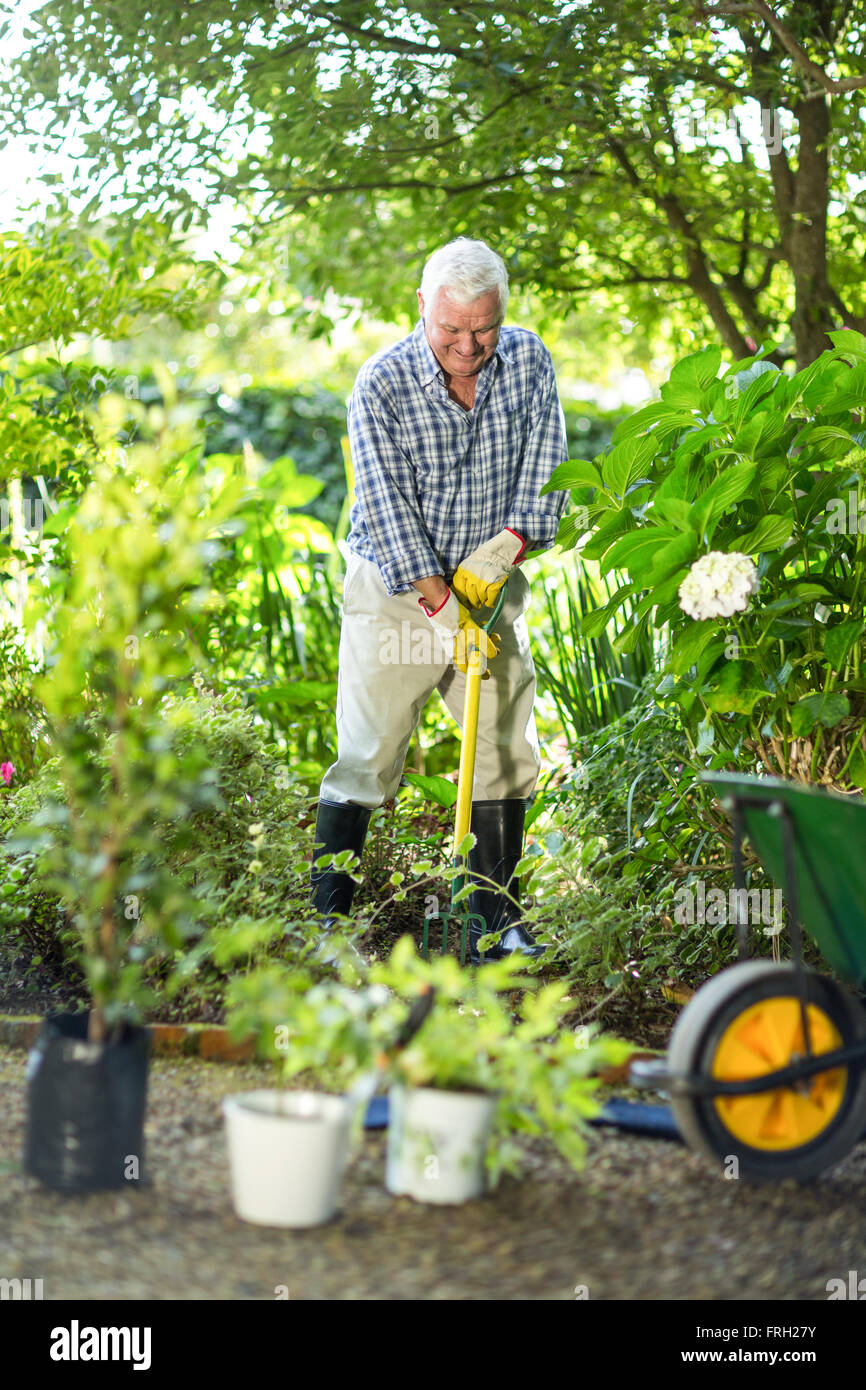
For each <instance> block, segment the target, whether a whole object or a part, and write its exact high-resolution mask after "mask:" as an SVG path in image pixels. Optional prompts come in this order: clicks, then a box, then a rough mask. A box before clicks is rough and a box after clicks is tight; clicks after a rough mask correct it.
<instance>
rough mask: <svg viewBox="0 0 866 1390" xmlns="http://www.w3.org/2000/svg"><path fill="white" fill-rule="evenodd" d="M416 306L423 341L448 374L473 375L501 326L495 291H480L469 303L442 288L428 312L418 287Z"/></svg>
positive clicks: (491, 351)
mask: <svg viewBox="0 0 866 1390" xmlns="http://www.w3.org/2000/svg"><path fill="white" fill-rule="evenodd" d="M418 307H419V309H420V310H421V317H422V318H423V319H424V329H425V331H426V334H427V341H428V343H429V344H430V347H431V348H432V349H433V353H434V355H435V357H436V360H437V361H438V363H439V365H440V366H441V367H442V368H443V369H444V371H446V372H447V373H448V375H449V376H474V375H475V373H476V372H478V371H480V370H481V368H482V367H483V366H484V363H485V362H489V361H490V358H491V357H492V356H493V354H494V352H495V351H496V344H497V343H498V342H499V330H500V328H501V327H502V311H501V309H500V307H499V292H498V290H490V291H489V292H488V293H487V294H482V295H481V296H480V297H479V298H478V299H475V300H473V301H472V303H471V304H458V303H457V302H456V300H454V299H452V298H451V296H450V295H449V293H448V291H447V289H442V290H440V291H439V293H438V294H437V295H436V296H435V297H434V300H433V304H432V306H431V308H430V310H429V312H428V313H425V312H424V310H425V305H424V296H423V295H422V293H421V291H420V290H419V291H418Z"/></svg>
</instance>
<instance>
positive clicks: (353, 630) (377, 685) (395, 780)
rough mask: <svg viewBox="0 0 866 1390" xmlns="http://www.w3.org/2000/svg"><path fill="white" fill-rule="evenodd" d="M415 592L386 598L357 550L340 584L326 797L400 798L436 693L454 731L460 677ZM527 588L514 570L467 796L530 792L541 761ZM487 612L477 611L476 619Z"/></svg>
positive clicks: (497, 797)
mask: <svg viewBox="0 0 866 1390" xmlns="http://www.w3.org/2000/svg"><path fill="white" fill-rule="evenodd" d="M418 598H419V594H418V591H417V589H412V590H411V591H410V592H409V593H406V594H395V595H394V596H390V595H389V594H388V592H387V590H386V589H385V585H384V584H383V582H382V578H381V575H380V574H379V570H378V567H377V566H376V565H374V564H372V563H371V562H370V561H369V560H364V559H362V558H361V556H360V555H356V554H355V552H354V551H351V552H350V554H349V562H348V566H347V570H346V578H345V582H344V585H343V622H342V627H341V629H340V661H339V673H338V682H337V761H336V762H335V763H333V764H332V766H331V767H329V768H328V770H327V772H326V773H325V776H324V779H323V781H322V786H321V791H320V796H321V798H322V800H323V801H337V802H339V801H353V802H355V803H356V804H358V805H360V806H370V807H374V806H381V805H382V803H383V802H384V801H388V800H389V799H390V798H391V797H392V796H394V795H395V794H396V792H397V788H398V786H399V783H400V778H401V777H402V775H403V766H404V763H405V761H406V752H407V749H408V747H409V741H410V739H411V737H412V734H413V733H414V731H415V727H416V725H417V723H418V720H419V718H420V716H421V711H422V709H423V708H424V705H425V704H426V703H427V701H428V699H429V698H430V696H431V695H432V693H433V691H434V690H438V691H439V694H440V695H441V696H442V699H443V700H444V701H445V704H446V706H447V707H448V710H449V711H450V713H451V714H452V715H453V717H454V719H455V720H456V721H457V723H458V724H459V725H461V726H462V723H463V699H464V695H465V691H466V677H465V675H464V674H463V672H462V671H458V670H457V668H456V666H455V665H454V664H453V662H452V660H451V658H450V656H449V655H448V653H447V651H445V650H443V648H442V645H441V642H440V640H439V639H438V638H437V635H436V630H435V628H434V627H433V625H432V623H431V622H430V620H429V619H428V618H427V617H426V616H425V614H424V613H423V611H422V609H421V607H420V605H419V603H418ZM528 606H529V585H528V583H527V582H526V579H525V578H524V577H523V575H522V574H521V572H520V570H515V571H514V573H513V574H512V575H511V577H510V578H509V580H508V588H507V591H506V596H505V602H504V604H503V606H502V612H501V613H500V615H499V618H498V619H497V622H496V626H495V628H494V629H493V630H494V632H496V633H498V634H499V636H500V638H501V642H500V647H499V651H498V653H497V655H496V656H495V657H494V658H493V659H491V661H490V663H489V670H490V677H489V679H487V680H484V681H482V682H481V701H480V706H479V713H478V742H477V749H476V758H475V782H474V786H473V793H472V795H473V800H476V801H504V800H508V799H510V798H512V797H515V798H516V797H524V798H525V797H528V796H531V795H532V792H533V790H534V788H535V784H536V781H537V779H538V773H539V768H540V766H541V760H540V756H539V750H538V735H537V733H536V729H535V716H534V714H533V701H534V699H535V667H534V665H533V661H532V653H531V652H530V649H529V633H528V630H527V626H526V618H525V617H524V614H525V612H526V609H527V607H528ZM482 616H483V615H482Z"/></svg>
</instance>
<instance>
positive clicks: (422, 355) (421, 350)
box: [412, 318, 511, 386]
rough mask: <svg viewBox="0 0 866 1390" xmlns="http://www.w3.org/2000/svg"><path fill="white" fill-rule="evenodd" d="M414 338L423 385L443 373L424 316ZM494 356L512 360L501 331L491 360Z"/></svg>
mask: <svg viewBox="0 0 866 1390" xmlns="http://www.w3.org/2000/svg"><path fill="white" fill-rule="evenodd" d="M412 339H413V342H414V347H415V360H416V362H417V364H418V376H419V379H420V381H421V385H422V386H426V385H427V383H428V381H432V380H433V378H434V377H435V376H438V375H440V374H441V372H442V368H441V366H440V365H439V360H438V358H437V357H436V354H435V352H434V351H433V349H432V348H431V346H430V344H429V343H428V341H427V334H426V333H425V332H424V320H423V319H422V318H419V319H418V322H417V324H416V325H415V330H414V332H413V334H412ZM494 357H501V358H502V361H503V362H510V361H511V355H510V353H508V352H507V351H506V349H505V348H504V347H503V346H502V333H501V332H500V334H499V342H498V343H497V345H496V351H495V352H494V354H493V357H491V359H490V362H492V361H493V358H494ZM490 362H485V364H484V366H483V367H482V368H481V372H482V373H483V372H486V371H487V368H488V367H489V366H490Z"/></svg>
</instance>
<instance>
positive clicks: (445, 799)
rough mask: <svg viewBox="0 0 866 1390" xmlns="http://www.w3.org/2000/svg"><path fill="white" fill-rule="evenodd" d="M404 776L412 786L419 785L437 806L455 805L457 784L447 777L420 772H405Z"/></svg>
mask: <svg viewBox="0 0 866 1390" xmlns="http://www.w3.org/2000/svg"><path fill="white" fill-rule="evenodd" d="M403 776H404V777H405V779H406V781H407V782H408V783H409V784H410V786H413V787H417V788H418V790H419V791H422V792H423V793H424V795H425V796H428V797H429V798H430V800H431V801H435V802H436V805H437V806H446V807H447V806H453V805H454V803H455V801H456V800H457V784H456V782H449V781H448V778H447V777H427V776H424V775H422V774H421V773H420V772H404V773H403Z"/></svg>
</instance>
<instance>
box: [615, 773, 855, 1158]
mask: <svg viewBox="0 0 866 1390" xmlns="http://www.w3.org/2000/svg"><path fill="white" fill-rule="evenodd" d="M702 780H703V781H705V782H708V783H710V784H711V785H713V786H715V787H717V788H718V793H719V797H720V800H721V804H722V807H723V808H724V810H725V811H726V812H727V813H728V815H729V816H730V818H731V821H732V828H733V840H734V848H733V865H734V877H735V885H736V897H735V898H734V900H733V907H734V921H735V923H736V926H737V936H738V952H739V960H738V962H737V964H736V965H732V966H729V967H728V968H727V969H725V970H722V971H720V972H719V974H718V975H716V976H714V978H713V979H712V980H709V981H708V982H707V983H706V984H705V985H703V986H702V987H701V988H700V989H699V990H698V991H697V993H696V994H695V995H694V996H693V997H692V998H691V999H690V1000H689V1002H688V1004H687V1005H686V1006H685V1008H684V1009H683V1011H682V1013H681V1014H680V1015H679V1017H678V1019H677V1022H676V1025H675V1027H674V1030H673V1033H672V1034H671V1038H670V1043H669V1045H668V1050H667V1055H666V1057H664V1058H661V1059H658V1060H655V1059H653V1060H651V1061H645V1060H642V1061H635V1062H633V1063H632V1065H631V1068H630V1073H629V1074H630V1078H631V1080H632V1082H633V1083H634V1084H635V1085H637V1086H641V1087H651V1088H653V1089H657V1090H660V1091H662V1092H664V1093H666V1094H667V1095H668V1096H669V1097H670V1104H671V1110H672V1112H673V1116H674V1119H675V1120H676V1123H677V1126H678V1128H679V1130H680V1133H681V1135H682V1137H683V1138H684V1139H685V1141H686V1143H687V1144H688V1145H689V1146H690V1147H691V1148H693V1149H694V1150H695V1151H696V1152H698V1153H700V1154H703V1155H705V1156H706V1157H707V1158H710V1159H713V1160H714V1161H716V1162H719V1161H721V1162H722V1163H723V1164H725V1165H728V1168H727V1170H726V1171H727V1172H728V1173H729V1175H730V1176H737V1177H746V1178H751V1179H753V1180H757V1181H772V1180H778V1179H783V1178H795V1179H798V1180H804V1179H809V1178H813V1177H815V1176H816V1175H817V1174H818V1173H820V1172H822V1171H823V1170H825V1169H827V1168H829V1167H830V1166H831V1165H832V1164H834V1163H837V1162H838V1161H839V1160H840V1159H842V1158H843V1157H845V1155H846V1154H848V1153H849V1152H850V1150H851V1149H852V1148H853V1147H854V1145H855V1144H856V1143H857V1142H858V1141H859V1139H860V1138H861V1136H863V1135H864V1130H866V1010H864V1007H863V1005H862V1004H861V1002H860V999H859V998H858V997H857V995H856V994H855V993H854V992H853V990H856V989H858V988H859V987H860V986H862V984H863V981H864V978H866V804H864V802H863V801H862V800H861V799H858V800H851V799H850V798H847V797H843V796H841V795H839V794H837V793H833V792H826V791H822V790H819V789H817V788H811V787H803V786H801V785H799V784H796V783H793V782H788V781H784V780H782V779H781V778H774V777H766V778H764V777H747V776H742V775H738V774H735V773H724V772H715V773H704V774H703V776H702ZM745 838H748V840H749V843H750V844H751V846H752V849H753V850H754V852H755V854H756V856H757V858H758V859H759V861H760V862H761V864H762V865H763V867H764V868H765V869H766V871H767V873H768V874H769V876H770V878H771V879H772V880H773V881H774V882H775V883H783V884H784V898H785V902H786V905H787V909H788V919H789V931H790V942H791V956H792V958H791V960H790V961H787V962H784V963H781V962H777V961H773V960H767V959H761V960H758V959H752V960H750V959H747V957H748V925H749V924H748V915H749V914H748V910H747V908H748V903H747V900H746V888H745V881H744V867H743V840H744V839H745ZM752 901H753V902H754V899H752ZM801 923H802V928H801ZM803 930H805V931H807V932H808V934H809V936H810V937H811V938H812V939H813V940H814V941H815V942H816V944H817V945H818V946H819V947H820V949H821V951H822V953H823V955H824V958H825V959H826V961H827V963H828V964H829V965H830V967H831V968H832V969H833V970H834V971H835V972H836V973H837V974H838V975H840V976H841V977H842V978H843V980H844V981H846V982H847V983H848V985H850V986H851V987H852V988H848V987H846V984H844V983H840V982H839V981H837V980H836V979H834V978H832V977H831V976H829V975H825V974H822V973H820V972H818V971H816V970H812V969H809V968H807V967H806V966H805V964H804V962H803V935H802V932H803ZM731 1160H736V1163H735V1164H733V1163H731Z"/></svg>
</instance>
